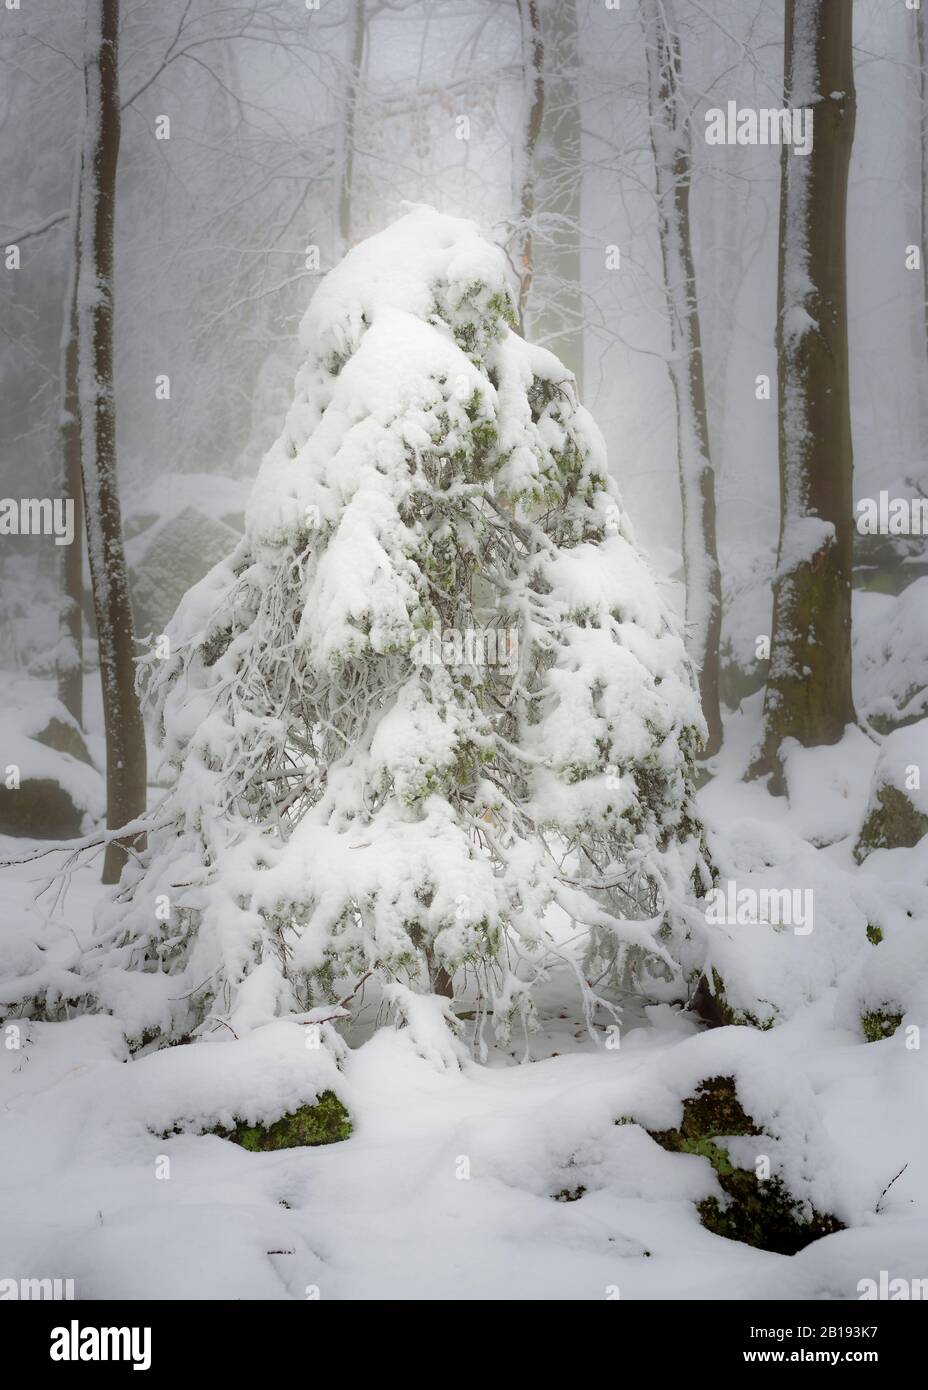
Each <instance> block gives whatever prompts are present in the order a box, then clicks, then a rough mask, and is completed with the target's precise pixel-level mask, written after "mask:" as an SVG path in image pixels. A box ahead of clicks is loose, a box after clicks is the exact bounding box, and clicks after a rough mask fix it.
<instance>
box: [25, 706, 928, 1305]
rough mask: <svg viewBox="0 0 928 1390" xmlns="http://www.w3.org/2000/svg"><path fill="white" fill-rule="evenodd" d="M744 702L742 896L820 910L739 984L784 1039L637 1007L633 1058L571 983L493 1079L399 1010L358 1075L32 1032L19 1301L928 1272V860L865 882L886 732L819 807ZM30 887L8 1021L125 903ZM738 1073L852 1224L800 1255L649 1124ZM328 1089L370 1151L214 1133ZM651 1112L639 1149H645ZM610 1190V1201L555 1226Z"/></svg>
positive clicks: (919, 858) (308, 1064)
mask: <svg viewBox="0 0 928 1390" xmlns="http://www.w3.org/2000/svg"><path fill="white" fill-rule="evenodd" d="M755 704H756V701H755ZM746 706H747V708H746V710H745V712H744V714H742V715H739V716H737V717H735V718H734V719H733V720H732V721H731V722H730V725H729V730H728V740H727V743H726V747H725V750H724V752H723V754H722V755H721V756H720V758H719V759H718V760H717V762H716V765H715V766H716V776H715V778H714V780H713V781H711V782H710V783H709V784H708V785H707V786H706V787H705V788H704V789H703V791H702V792H701V794H700V797H701V803H702V812H703V815H704V816H705V819H706V822H707V824H708V826H709V828H710V835H711V838H712V847H713V851H714V852H715V854H716V857H717V859H718V862H719V867H720V870H721V874H722V877H723V879H724V878H725V877H726V876H727V877H731V878H733V879H736V880H737V882H738V883H739V885H740V884H741V883H742V882H743V883H745V884H747V883H751V882H760V881H763V879H764V875H765V874H766V875H768V876H770V875H772V876H773V878H774V879H775V878H777V876H779V881H780V882H792V883H797V884H800V883H801V884H804V885H808V886H811V887H813V888H814V890H815V921H814V929H813V931H812V932H810V933H809V934H807V935H799V934H796V933H793V932H791V931H789V930H788V929H787V930H784V929H783V928H779V929H777V928H774V927H771V926H769V925H767V924H764V923H760V924H758V925H756V926H749V927H745V928H738V927H732V928H730V929H729V930H728V936H729V937H730V940H729V941H728V944H727V945H726V946H725V947H724V948H723V949H722V953H721V959H720V960H719V961H718V966H719V969H720V972H721V973H722V974H723V976H724V977H725V980H726V988H727V989H728V991H729V994H730V1002H731V1003H733V1004H737V1005H740V1006H741V1007H745V1008H747V1007H749V1006H753V1009H754V1010H755V1011H757V1012H758V1013H762V1012H763V1001H762V999H761V998H760V997H759V996H761V995H765V996H766V997H768V998H770V999H773V1000H774V1001H775V1007H774V1008H773V1011H772V1012H773V1015H774V1016H775V1018H776V1026H774V1027H772V1028H769V1029H767V1030H760V1029H748V1028H744V1027H727V1028H722V1029H716V1030H712V1031H709V1032H704V1031H702V1030H701V1029H700V1028H699V1027H698V1025H697V1024H696V1023H695V1022H694V1021H693V1019H692V1018H691V1016H689V1015H687V1014H683V1013H681V1012H680V1011H679V1010H675V1009H673V1008H670V1007H668V1006H659V1007H658V1006H655V1007H650V1008H642V1007H641V1006H640V1005H639V1004H636V1003H634V1002H628V1003H627V1005H626V1009H625V1013H624V1021H623V1027H622V1034H621V1046H620V1047H619V1048H617V1049H609V1048H606V1047H603V1046H601V1045H600V1046H597V1045H595V1044H594V1043H593V1042H592V1041H591V1040H590V1038H589V1037H588V1035H587V1033H586V1031H585V1028H584V1027H583V1024H582V1021H581V1020H580V1019H579V1018H578V1017H577V1014H576V1005H575V1002H574V1001H575V990H574V987H573V983H572V981H571V980H569V979H567V978H566V977H564V976H559V975H554V976H553V977H552V979H551V981H550V982H549V983H548V985H547V986H546V988H545V991H544V993H543V995H542V996H541V999H540V1013H541V1015H542V1019H543V1029H542V1031H541V1032H540V1033H539V1034H537V1035H535V1036H534V1037H533V1039H532V1041H531V1055H532V1058H533V1059H534V1060H532V1061H531V1062H528V1063H523V1062H522V1061H521V1058H522V1055H523V1048H522V1047H521V1046H518V1047H517V1046H515V1045H514V1046H513V1050H512V1052H501V1051H497V1052H495V1053H491V1056H490V1060H489V1063H488V1064H487V1065H484V1066H481V1065H478V1064H476V1063H474V1062H471V1061H465V1062H464V1064H463V1065H462V1066H461V1067H460V1068H457V1067H455V1066H454V1065H453V1063H450V1061H449V1058H448V1057H447V1056H446V1057H445V1058H444V1059H443V1060H442V1059H438V1058H436V1057H435V1056H431V1057H429V1056H428V1055H427V1054H428V1052H429V1049H428V1047H427V1046H422V1038H421V1036H420V1035H417V1030H416V1027H415V1026H414V1027H412V1028H404V1029H396V1028H394V1027H393V1026H391V1025H389V1024H388V1025H387V1026H386V1027H380V1028H377V1027H376V1026H375V1025H376V1024H377V1022H378V1021H381V1020H382V1018H383V1013H382V1008H381V1002H382V1001H380V1000H378V999H377V998H376V997H374V996H371V997H369V998H368V999H367V1000H366V1001H365V1002H364V1003H363V1005H362V1008H361V1015H360V1022H359V1025H358V1026H357V1027H356V1028H355V1029H354V1030H353V1031H352V1033H351V1034H349V1035H348V1043H349V1046H348V1048H347V1049H346V1050H345V1053H344V1056H343V1057H342V1058H341V1063H340V1068H339V1067H338V1066H337V1062H336V1060H335V1059H334V1057H333V1055H332V1054H331V1053H330V1051H329V1050H328V1049H327V1048H322V1049H315V1050H314V1049H311V1048H307V1047H306V1037H305V1033H304V1030H303V1029H302V1028H301V1027H300V1026H299V1025H296V1024H288V1023H277V1024H273V1025H269V1026H267V1027H265V1028H261V1029H258V1030H257V1031H255V1032H254V1033H252V1034H250V1035H248V1036H247V1038H245V1039H243V1040H241V1041H236V1040H234V1039H232V1038H231V1037H229V1036H228V1035H225V1034H223V1035H222V1036H221V1037H220V1036H217V1037H215V1038H214V1040H212V1041H209V1042H203V1043H200V1044H196V1045H194V1046H193V1047H190V1046H180V1047H174V1048H170V1049H166V1050H164V1051H162V1052H155V1053H152V1052H151V1051H150V1050H147V1051H146V1052H144V1053H143V1054H140V1055H138V1056H136V1058H135V1059H134V1060H129V1058H128V1053H127V1049H126V1045H125V1040H124V1036H123V1032H122V1029H121V1028H120V1025H119V1021H118V1019H116V1018H110V1017H102V1016H91V1017H88V1016H80V1017H74V1018H72V1019H71V1021H70V1022H62V1023H43V1022H36V1021H28V1020H23V1021H22V1022H21V1023H20V1024H19V1025H18V1027H19V1028H20V1030H21V1031H20V1035H19V1039H18V1040H19V1042H20V1044H21V1045H20V1046H19V1047H14V1046H11V1045H10V1039H11V1037H12V1036H13V1035H11V1034H10V1033H9V1031H7V1033H6V1041H7V1046H5V1047H4V1048H3V1049H2V1050H0V1124H2V1126H3V1141H2V1145H0V1152H2V1154H3V1163H2V1169H0V1275H2V1276H3V1277H10V1276H12V1277H36V1278H37V1277H55V1276H57V1277H62V1278H74V1279H75V1280H76V1281H77V1283H76V1286H77V1292H78V1296H79V1297H83V1298H143V1297H154V1298H261V1299H275V1298H299V1299H302V1298H305V1297H307V1291H309V1296H314V1294H315V1291H316V1290H318V1296H319V1297H322V1298H358V1299H368V1298H369V1299H377V1298H422V1299H464V1298H481V1297H483V1298H497V1299H510V1298H528V1299H531V1298H538V1299H542V1298H544V1299H599V1298H607V1297H615V1292H614V1290H615V1288H616V1287H617V1288H618V1289H619V1290H620V1294H621V1297H622V1298H666V1299H678V1298H695V1297H699V1298H715V1299H743V1298H752V1297H759V1298H770V1299H776V1298H799V1297H802V1298H824V1299H854V1298H856V1297H857V1284H858V1281H859V1280H861V1279H864V1278H878V1277H879V1272H880V1270H881V1269H885V1270H888V1271H889V1273H890V1276H891V1277H899V1276H902V1277H906V1278H922V1277H925V1276H926V1275H928V1108H926V1106H925V1095H926V1090H928V1076H926V1060H925V1051H924V1049H921V1048H913V1047H911V1046H909V1045H907V1037H910V1036H911V1031H910V1030H909V1032H907V1028H909V1025H911V1024H913V1023H914V1024H918V1025H921V1026H922V1028H924V1025H925V1024H926V1023H928V1017H926V1014H928V1008H926V996H928V960H926V958H925V952H924V951H921V953H920V955H918V953H917V952H915V951H914V947H913V942H912V938H913V937H918V939H921V940H925V939H928V937H926V932H928V903H926V889H925V883H926V878H928V875H926V872H925V867H926V854H925V852H924V849H923V850H922V851H921V853H920V851H919V847H916V848H915V849H912V850H892V851H876V852H875V853H873V854H872V855H870V856H869V857H868V859H867V861H866V863H865V864H864V865H863V866H861V867H859V868H858V867H857V866H856V865H855V863H854V860H853V855H852V848H853V842H854V837H855V834H856V833H857V831H858V830H859V826H860V823H861V820H862V817H863V814H864V809H865V803H866V794H867V787H868V783H869V776H870V772H871V769H872V765H873V762H874V759H875V755H876V751H877V750H876V749H875V748H874V747H873V745H871V744H870V742H869V740H867V739H864V738H863V736H860V738H858V737H857V735H856V734H853V735H849V736H848V740H847V741H846V743H847V746H842V747H841V748H840V749H837V750H831V751H830V752H829V751H828V750H819V751H818V752H816V753H815V754H807V755H802V756H799V755H798V754H797V755H796V758H795V760H794V759H791V760H790V790H791V793H792V795H793V802H792V804H787V802H785V801H784V800H778V799H774V798H771V797H769V796H768V795H767V793H766V791H765V790H764V787H763V785H762V784H759V783H751V784H745V783H743V782H741V780H740V775H741V771H742V769H743V767H744V766H745V764H746V762H747V758H748V756H749V752H750V747H751V744H752V741H753V737H754V736H755V734H756V714H757V710H756V708H755V707H754V705H752V704H751V702H750V701H748V702H746ZM842 769H843V771H842ZM817 790H822V793H823V794H822V795H821V796H820V797H818V796H817ZM816 808H817V809H816ZM842 834H843V836H844V838H841V839H836V838H835V837H836V836H839V835H842ZM806 836H811V837H812V838H814V839H816V840H817V842H818V843H819V844H820V845H821V846H822V847H821V848H814V847H813V846H812V845H810V843H809V840H808V839H806V838H804V837H806ZM20 845H21V842H13V841H4V842H2V846H0V848H2V850H4V851H9V850H10V849H12V848H14V847H18V846H20ZM5 876H6V879H7V883H8V886H7V890H6V891H7V914H8V920H9V922H10V924H11V929H8V931H7V936H6V941H5V957H4V961H3V967H2V968H3V975H4V978H5V980H6V981H7V984H6V986H5V993H4V995H3V996H2V998H3V1000H4V1002H5V1003H7V1004H9V1003H10V1002H11V998H12V996H13V995H15V993H16V990H15V987H14V986H12V985H11V984H10V983H9V982H10V980H11V978H12V977H14V976H16V975H21V974H26V973H31V971H32V970H34V969H36V968H37V957H41V958H43V959H44V965H43V966H42V967H41V968H44V969H45V970H46V971H48V972H55V971H57V972H59V975H60V978H61V980H62V981H63V982H65V983H66V981H67V979H68V977H69V976H68V972H69V970H70V969H71V968H72V967H73V965H74V964H75V962H76V958H77V949H78V947H77V942H78V941H86V939H87V938H88V936H89V933H90V930H91V913H92V908H93V903H94V900H95V899H96V897H97V896H98V894H99V891H100V890H99V889H98V887H97V886H96V883H95V876H94V873H93V872H91V871H86V870H80V871H78V873H77V874H76V876H75V878H74V882H73V886H72V890H71V893H70V895H69V896H68V898H67V900H66V901H65V903H64V904H63V905H62V904H60V903H59V904H57V906H56V905H55V904H54V902H49V901H48V900H49V898H50V897H53V896H54V895H51V894H45V895H44V896H43V897H41V898H40V899H39V900H38V903H37V904H35V905H34V904H33V902H32V895H33V893H34V890H35V887H36V886H40V885H41V882H42V881H43V880H44V879H47V870H45V869H44V868H43V867H42V864H39V865H33V866H31V867H30V868H28V869H27V868H19V869H16V870H15V871H10V870H7V871H6V875H5ZM771 881H772V880H771ZM875 920H878V921H879V923H880V924H881V928H882V930H883V931H884V933H885V939H884V941H883V942H882V943H881V944H880V946H878V947H874V946H873V945H871V944H870V942H869V941H868V940H867V937H866V928H867V925H868V923H870V922H874V921H875ZM739 932H740V935H739ZM919 933H920V936H919ZM913 952H914V953H913ZM916 957H918V959H920V960H921V961H922V966H921V969H920V970H919V969H914V970H913V961H915V960H916ZM874 972H879V976H878V978H877V979H876V980H874V978H873V975H874ZM903 975H905V976H906V981H905V983H906V986H907V992H905V998H904V999H903V1000H902V1006H903V1008H904V1009H905V1011H906V1012H905V1016H904V1019H903V1026H902V1027H900V1028H899V1029H898V1030H897V1032H896V1033H895V1034H894V1035H893V1036H892V1037H889V1038H887V1039H886V1040H885V1041H881V1042H869V1043H868V1042H865V1041H864V1039H863V1037H862V1034H861V1032H860V1028H859V1023H858V1020H859V1009H860V1007H861V1005H862V1003H863V1002H866V1001H867V1000H870V999H872V998H873V997H874V992H875V993H876V994H877V995H879V994H880V993H881V991H882V993H883V994H887V995H893V994H894V993H895V994H898V993H899V989H900V977H901V976H903ZM13 1013H15V1010H13ZM761 1021H764V1020H761ZM10 1022H15V1020H14V1019H13V1018H12V1016H11V1015H8V1018H7V1030H8V1027H9V1023H10ZM423 1054H426V1055H423ZM713 1075H733V1076H735V1077H736V1079H737V1082H738V1087H739V1094H740V1095H741V1096H742V1099H743V1101H744V1104H745V1106H746V1108H747V1109H748V1110H749V1111H750V1112H751V1113H752V1114H753V1115H754V1118H755V1120H757V1122H758V1123H760V1124H767V1125H769V1127H770V1128H771V1130H772V1131H773V1132H774V1133H775V1134H776V1135H777V1136H778V1138H777V1139H776V1141H770V1142H769V1143H768V1142H767V1141H766V1140H764V1141H760V1140H758V1141H753V1140H752V1141H751V1143H752V1144H758V1145H759V1144H760V1143H762V1142H763V1143H765V1144H766V1145H767V1147H769V1148H770V1149H771V1151H772V1152H771V1159H772V1162H773V1165H774V1169H775V1171H781V1172H782V1173H783V1174H784V1176H785V1177H786V1179H787V1181H788V1184H789V1186H790V1187H791V1189H792V1190H793V1191H794V1193H796V1195H798V1196H801V1197H807V1198H808V1199H809V1200H811V1201H813V1202H814V1203H815V1205H816V1206H817V1207H818V1208H819V1209H823V1210H828V1211H831V1212H833V1213H834V1214H835V1215H837V1216H838V1217H840V1218H841V1220H842V1221H843V1222H845V1224H846V1225H847V1227H848V1229H846V1230H844V1231H841V1232H839V1233H837V1234H834V1235H831V1236H827V1237H825V1238H823V1239H821V1240H819V1241H816V1242H815V1243H814V1244H812V1245H810V1246H808V1247H806V1249H805V1250H804V1251H802V1252H801V1253H800V1254H798V1255H796V1256H793V1257H786V1256H781V1255H775V1254H770V1253H767V1252H764V1251H760V1250H755V1249H751V1248H749V1247H747V1246H744V1245H741V1244H739V1243H736V1242H733V1241H729V1240H725V1239H722V1238H720V1237H718V1236H715V1235H713V1234H710V1233H709V1232H708V1231H706V1230H704V1229H703V1228H702V1227H701V1225H700V1224H699V1220H698V1216H697V1213H696V1209H695V1206H694V1203H695V1202H696V1201H698V1200H700V1199H701V1198H702V1197H704V1196H707V1195H709V1194H712V1193H717V1192H718V1189H717V1187H716V1179H715V1176H714V1174H713V1171H712V1169H711V1168H710V1165H709V1163H708V1161H707V1160H706V1159H704V1158H702V1157H699V1156H695V1155H688V1154H672V1153H668V1152H665V1151H664V1150H663V1149H661V1148H659V1147H658V1146H657V1144H656V1143H655V1142H654V1141H653V1140H652V1139H651V1138H650V1137H649V1135H648V1134H647V1133H646V1131H645V1128H644V1127H643V1126H647V1127H649V1128H666V1127H670V1126H672V1125H675V1124H676V1123H678V1122H679V1119H680V1114H681V1111H680V1102H681V1100H682V1099H683V1098H684V1097H685V1096H686V1095H687V1094H690V1093H691V1092H692V1090H693V1088H694V1087H695V1086H696V1084H697V1083H698V1082H699V1081H700V1080H701V1079H703V1078H705V1077H707V1076H713ZM326 1088H331V1089H333V1090H335V1091H336V1092H337V1094H338V1095H339V1096H340V1098H341V1099H342V1101H343V1102H344V1104H345V1105H346V1106H347V1108H348V1110H349V1112H350V1115H351V1119H352V1123H353V1132H352V1134H351V1137H350V1138H349V1139H348V1140H347V1141H345V1142H343V1143H338V1144H332V1145H328V1146H325V1147H319V1148H312V1149H306V1148H302V1149H290V1150H284V1151H279V1152H275V1153H251V1152H247V1151H246V1150H244V1149H242V1148H240V1147H238V1146H237V1145H235V1144H232V1143H230V1142H228V1141H226V1140H224V1139H222V1138H219V1137H217V1136H216V1135H215V1134H209V1133H204V1132H202V1131H205V1130H207V1129H210V1128H213V1127H214V1126H216V1125H217V1124H221V1125H229V1124H230V1123H231V1120H232V1117H233V1116H239V1117H241V1118H245V1119H249V1120H255V1121H257V1120H262V1119H263V1120H268V1119H270V1118H273V1115H274V1114H275V1113H276V1114H280V1113H282V1112H283V1111H285V1110H288V1109H292V1108H294V1106H295V1105H297V1104H300V1103H302V1102H303V1101H304V1100H311V1099H312V1098H313V1096H314V1095H317V1094H318V1093H319V1092H320V1091H321V1090H323V1089H326ZM629 1115H632V1116H634V1117H636V1119H637V1120H639V1121H640V1122H641V1123H634V1124H624V1123H623V1124H616V1120H618V1119H620V1118H621V1117H625V1116H629ZM175 1126H180V1127H183V1129H184V1131H185V1132H182V1133H173V1134H172V1133H170V1132H171V1131H172V1130H173V1129H174V1128H175ZM166 1134H168V1135H169V1137H163V1136H164V1135H166ZM164 1157H167V1158H168V1159H169V1160H170V1169H169V1171H170V1176H169V1177H168V1178H165V1177H159V1176H158V1173H159V1171H163V1169H164V1165H163V1162H159V1160H162V1159H163V1158H164ZM900 1171H901V1176H899V1177H898V1178H897V1180H896V1181H895V1182H893V1179H894V1178H896V1175H897V1174H899V1173H900ZM890 1184H891V1186H890ZM580 1187H583V1188H585V1189H586V1190H585V1193H584V1195H583V1196H582V1197H581V1198H580V1200H576V1201H556V1200H554V1197H555V1194H557V1193H562V1192H564V1191H565V1190H566V1191H568V1192H573V1191H576V1190H577V1189H578V1188H580ZM887 1188H888V1191H884V1190H885V1189H887Z"/></svg>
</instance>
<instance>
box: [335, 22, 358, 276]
mask: <svg viewBox="0 0 928 1390" xmlns="http://www.w3.org/2000/svg"><path fill="white" fill-rule="evenodd" d="M364 34H365V16H364V0H354V7H353V9H352V13H351V33H350V38H349V42H350V45H351V52H350V55H349V68H348V77H347V80H346V81H345V83H344V89H343V95H342V109H343V111H344V117H343V118H342V117H341V114H340V113H338V112H337V113H336V122H337V129H338V137H337V148H336V153H335V167H336V181H337V188H336V200H337V207H338V247H337V259H338V260H340V259H341V257H342V256H344V254H345V252H346V251H348V250H350V248H351V236H352V227H351V192H352V185H353V183H354V145H355V125H356V121H357V111H358V94H359V92H360V89H361V68H362V65H363V63H364Z"/></svg>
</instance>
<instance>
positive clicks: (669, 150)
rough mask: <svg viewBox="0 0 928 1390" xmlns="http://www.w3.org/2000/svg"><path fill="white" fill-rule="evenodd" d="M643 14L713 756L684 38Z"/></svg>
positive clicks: (705, 438) (705, 483) (654, 8)
mask: <svg viewBox="0 0 928 1390" xmlns="http://www.w3.org/2000/svg"><path fill="white" fill-rule="evenodd" d="M641 15H642V22H643V24H644V35H645V49H646V53H647V64H648V105H649V113H650V131H651V148H652V150H653V153H654V169H655V175H656V182H657V204H658V227H659V233H660V244H661V259H662V262H663V270H664V285H665V292H666V296H667V312H668V316H669V319H670V329H671V341H672V354H671V359H670V362H669V367H670V377H671V381H672V383H673V391H674V398H675V401H676V413H677V464H678V468H679V474H680V498H681V503H682V509H683V570H684V577H685V581H686V643H687V650H688V651H689V653H690V656H691V657H692V659H693V662H694V664H695V666H696V669H697V671H698V672H699V692H700V697H701V700H702V711H703V715H704V717H705V720H706V724H707V725H708V738H707V741H706V746H705V749H704V750H703V754H704V756H705V757H709V756H711V755H712V754H713V753H717V752H718V750H719V748H720V747H721V743H722V716H721V710H720V706H719V639H720V636H721V626H722V588H721V575H720V572H719V561H718V546H717V542H716V534H715V527H716V518H715V475H714V473H713V471H712V457H711V453H710V449H709V421H708V416H707V412H706V386H705V378H704V374H703V360H702V341H701V336H700V327H699V304H698V299H697V295H696V270H695V265H694V261H693V249H692V243H691V238H690V208H689V202H690V181H691V177H692V160H691V154H690V130H689V115H688V112H687V109H686V105H685V103H684V101H683V96H682V92H681V60H680V45H679V39H678V37H677V32H678V31H677V27H676V24H675V23H674V19H673V13H672V10H671V0H642V4H641Z"/></svg>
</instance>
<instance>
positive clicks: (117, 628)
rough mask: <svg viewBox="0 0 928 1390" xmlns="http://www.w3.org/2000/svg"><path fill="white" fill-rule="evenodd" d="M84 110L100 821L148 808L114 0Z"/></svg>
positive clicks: (88, 41) (84, 404)
mask: <svg viewBox="0 0 928 1390" xmlns="http://www.w3.org/2000/svg"><path fill="white" fill-rule="evenodd" d="M86 14H87V18H86V33H85V42H84V89H85V94H86V114H85V125H84V141H83V153H82V164H81V189H80V216H79V222H78V241H79V253H80V270H79V275H78V282H77V331H78V370H79V392H78V394H79V403H80V428H81V466H82V471H83V479H84V508H85V517H86V525H87V549H88V554H89V557H90V576H91V581H92V584H93V601H94V612H95V615H96V622H97V639H98V644H99V651H100V680H101V683H102V687H103V717H104V724H105V732H106V794H107V808H106V823H107V827H108V829H110V830H118V829H119V828H120V827H121V826H124V825H127V824H128V823H129V822H130V821H133V820H134V819H135V818H136V817H137V816H139V815H141V813H142V812H143V811H144V809H145V794H146V767H145V761H146V759H145V732H144V726H143V724H142V713H141V709H140V706H139V700H138V695H137V693H136V689H135V639H134V633H133V624H132V609H131V605H130V601H129V584H128V577H127V574H126V559H125V552H124V549H123V539H122V518H121V515H120V509H119V490H118V485H117V472H116V408H115V399H114V391H113V223H114V211H115V198H116V166H117V162H118V158H119V135H120V112H119V51H118V25H119V3H118V0H87V12H86ZM132 843H133V839H132V837H129V838H128V839H126V840H120V839H115V840H112V841H111V842H110V843H109V844H108V845H107V848H106V855H105V858H104V864H103V882H104V883H116V882H118V880H119V876H120V873H121V871H122V867H123V865H124V863H125V861H126V857H127V847H128V846H129V845H131V844H132Z"/></svg>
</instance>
